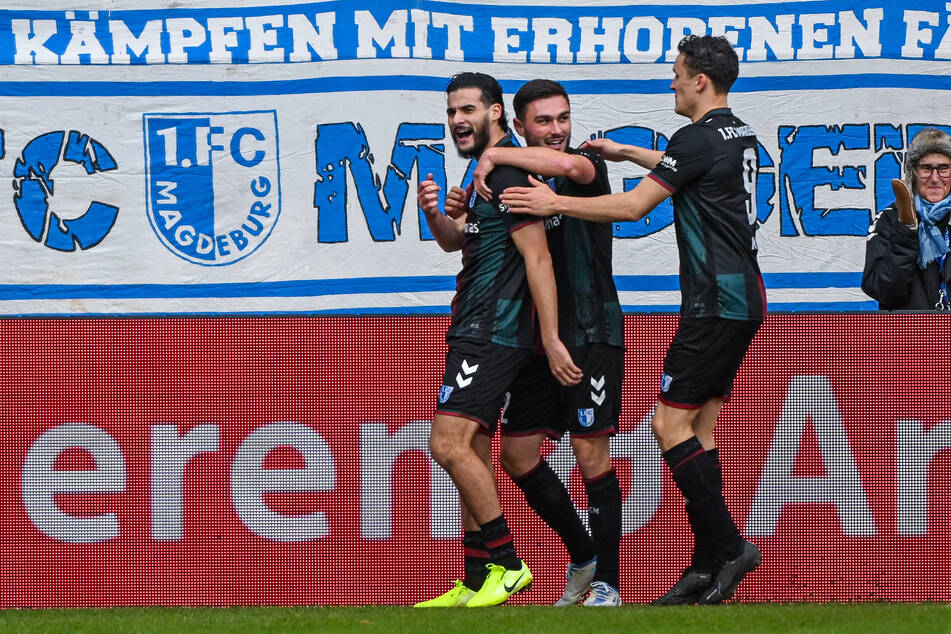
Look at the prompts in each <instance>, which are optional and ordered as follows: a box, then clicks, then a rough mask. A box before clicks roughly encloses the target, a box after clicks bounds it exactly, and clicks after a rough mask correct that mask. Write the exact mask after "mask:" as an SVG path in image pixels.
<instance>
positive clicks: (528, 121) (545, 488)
mask: <svg viewBox="0 0 951 634" xmlns="http://www.w3.org/2000/svg"><path fill="white" fill-rule="evenodd" d="M513 106H514V108H515V117H516V118H515V121H514V123H515V129H516V131H517V132H518V133H519V134H520V135H521V136H522V137H524V138H525V142H526V144H527V145H528V147H526V148H510V147H494V148H488V149H487V150H486V151H485V152H484V153H483V154H482V156H481V157H480V159H479V165H478V167H477V168H476V170H475V173H474V175H473V182H474V184H475V187H476V191H480V192H485V193H486V194H488V190H487V187H486V185H485V180H484V179H485V175H486V174H489V173H491V171H492V170H493V169H494V168H495V166H497V165H514V166H516V167H520V168H522V169H525V170H527V171H529V172H532V173H536V174H543V175H544V177H545V178H547V179H548V180H547V183H548V185H549V186H550V187H552V188H553V189H554V190H555V191H556V192H558V193H559V194H563V195H566V196H578V197H590V196H599V195H602V194H609V193H611V186H610V184H609V182H608V174H607V166H606V165H605V163H604V160H603V159H602V158H601V157H600V156H599V155H598V154H597V153H596V152H593V151H590V150H584V149H573V148H571V147H570V142H571V106H570V103H569V99H568V93H567V92H566V91H565V89H564V87H563V86H562V85H561V84H559V83H558V82H555V81H551V80H548V79H535V80H532V81H529V82H528V83H526V84H525V85H523V86H522V87H521V88H520V89H519V90H518V92H517V93H516V94H515V98H514V100H513ZM545 227H546V234H547V236H548V248H549V250H550V251H551V254H552V261H553V263H554V268H555V280H556V282H557V285H558V324H559V331H560V335H561V340H562V341H563V342H564V343H565V345H567V346H568V350H569V352H570V354H571V357H572V359H573V360H574V361H575V363H576V364H577V365H578V366H580V367H581V368H582V369H583V371H584V375H585V376H584V379H583V380H582V381H581V382H580V383H578V384H577V385H575V386H571V387H563V388H559V386H558V385H557V384H555V382H554V380H553V378H552V376H551V373H550V372H549V371H548V368H547V367H546V365H545V364H544V362H543V361H544V360H542V363H539V364H536V365H535V366H534V367H532V368H530V371H528V372H526V373H524V375H523V376H521V377H520V378H519V380H518V381H517V382H516V384H515V385H513V387H512V389H511V390H510V393H511V400H510V403H509V405H508V407H507V408H506V410H505V411H506V416H505V419H504V420H503V423H504V424H503V425H502V454H501V462H502V466H503V468H504V469H505V470H506V472H507V473H508V474H509V475H510V476H511V477H512V479H513V481H514V482H515V483H516V484H517V485H518V487H519V488H520V489H521V490H522V492H523V493H524V495H525V499H526V501H527V502H528V504H529V506H530V507H531V508H532V509H534V510H535V512H536V513H538V515H539V517H541V518H542V519H543V520H544V521H545V522H546V523H547V524H548V525H549V526H550V527H551V528H552V529H554V530H555V532H557V533H558V535H559V537H560V538H561V540H562V542H563V543H564V544H565V547H566V548H567V550H568V553H569V556H570V558H571V562H570V563H569V565H568V570H567V574H566V578H567V582H566V584H565V590H564V593H563V594H562V596H561V598H560V599H558V601H557V602H556V603H555V605H557V606H563V605H574V604H577V603H578V602H579V601H581V600H582V599H584V605H586V606H617V605H620V604H621V597H620V592H619V590H618V588H619V587H620V584H619V562H618V559H619V551H620V541H621V488H620V484H619V482H618V478H617V473H616V472H615V470H614V468H613V467H612V465H611V455H610V439H611V436H612V435H614V434H615V433H616V432H617V428H618V416H619V414H620V410H621V383H622V380H623V375H624V316H623V314H622V312H621V305H620V303H619V301H618V297H617V290H616V288H615V286H614V277H613V274H612V262H611V258H612V251H611V249H612V242H613V236H612V227H611V224H610V223H600V222H590V221H587V220H579V219H577V218H570V217H568V216H552V217H550V218H547V219H546V221H545ZM566 431H567V432H569V433H570V437H571V445H572V449H573V450H574V453H575V456H576V458H577V461H578V466H579V467H580V469H581V474H582V476H583V478H584V483H585V490H586V492H587V494H588V524H589V526H590V527H591V535H590V536H589V535H588V532H587V530H586V529H585V527H584V524H582V522H581V520H580V518H579V517H578V514H577V512H576V510H575V508H574V505H573V504H572V502H571V497H570V496H569V494H568V491H567V490H566V488H565V486H564V484H563V483H562V481H561V480H560V479H559V478H558V475H557V474H556V473H555V472H554V470H553V469H552V468H551V466H550V465H549V464H548V463H547V462H546V461H545V460H544V459H543V458H542V457H541V455H540V450H541V447H542V443H543V442H544V440H545V438H546V437H551V438H553V439H556V440H557V439H560V438H561V437H562V435H563V434H564V433H565V432H566ZM592 537H593V541H592ZM589 589H590V592H589ZM585 595H588V596H587V598H585Z"/></svg>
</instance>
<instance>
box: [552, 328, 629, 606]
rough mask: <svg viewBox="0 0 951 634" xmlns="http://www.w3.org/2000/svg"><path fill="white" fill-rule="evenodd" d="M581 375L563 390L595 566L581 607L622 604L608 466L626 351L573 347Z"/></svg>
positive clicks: (616, 489) (615, 500)
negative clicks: (580, 478)
mask: <svg viewBox="0 0 951 634" xmlns="http://www.w3.org/2000/svg"><path fill="white" fill-rule="evenodd" d="M571 356H572V358H573V359H575V363H577V364H578V366H579V367H582V368H584V371H585V376H584V379H582V381H581V383H580V384H579V385H577V386H574V387H572V388H567V389H565V390H563V395H564V399H565V410H566V418H565V425H566V429H567V431H569V432H570V434H571V446H572V449H573V450H574V454H575V459H576V460H577V461H578V466H579V468H580V470H581V475H582V477H583V478H584V483H585V491H586V493H587V494H588V526H589V528H590V529H591V536H592V538H593V539H594V545H595V553H596V555H597V566H596V569H595V573H594V575H593V576H592V582H591V586H590V588H591V592H590V594H589V595H588V597H587V598H586V599H585V601H584V605H585V606H589V607H593V606H597V607H608V606H617V605H621V592H620V571H619V558H620V548H621V486H620V483H619V482H618V478H617V473H616V472H615V470H614V468H613V466H612V464H611V436H613V435H614V434H615V433H617V429H618V420H619V417H620V414H621V384H622V383H623V382H624V349H623V348H621V347H620V346H611V345H608V344H604V343H594V344H587V345H584V346H580V347H577V348H572V350H571Z"/></svg>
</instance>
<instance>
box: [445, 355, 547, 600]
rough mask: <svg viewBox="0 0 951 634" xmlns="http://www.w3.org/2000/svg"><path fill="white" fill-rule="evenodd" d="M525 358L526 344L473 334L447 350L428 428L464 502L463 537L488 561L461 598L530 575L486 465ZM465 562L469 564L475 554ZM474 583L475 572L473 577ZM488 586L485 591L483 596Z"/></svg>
mask: <svg viewBox="0 0 951 634" xmlns="http://www.w3.org/2000/svg"><path fill="white" fill-rule="evenodd" d="M528 358H529V351H526V350H519V349H515V348H507V347H504V346H496V345H494V344H489V343H484V342H470V341H459V342H454V343H453V344H451V345H450V348H449V351H448V353H447V356H446V371H445V374H444V375H443V385H442V387H441V388H440V393H439V404H438V405H437V410H436V414H435V416H434V418H433V425H432V429H431V431H430V443H429V446H430V453H431V455H432V457H433V459H434V460H435V461H436V462H437V463H438V464H439V465H440V466H442V467H443V468H444V469H445V470H446V471H447V472H448V473H449V476H450V477H451V478H452V480H453V482H454V483H455V485H456V488H457V489H458V490H459V497H460V500H461V502H462V504H463V507H464V508H465V509H466V515H465V516H464V525H465V527H466V529H467V533H469V535H468V537H469V540H468V544H469V545H472V547H473V550H484V553H471V554H473V555H476V556H484V555H487V557H488V562H489V563H488V564H486V568H487V574H486V576H485V581H484V582H483V583H482V584H481V587H480V588H479V589H478V591H477V592H476V593H475V595H474V596H472V597H471V598H469V600H468V601H467V602H466V603H465V605H466V606H471V607H475V606H478V605H492V604H494V603H500V602H502V601H504V600H506V599H507V598H508V597H509V596H510V595H511V594H513V593H514V592H517V591H518V590H521V589H522V588H524V587H526V586H527V585H528V584H529V583H530V582H531V573H530V572H529V570H528V568H527V567H526V566H525V565H524V562H522V561H521V560H520V559H519V558H518V556H517V555H516V553H515V544H514V540H513V538H512V533H511V531H510V530H509V527H508V523H507V522H506V520H505V516H504V515H502V512H501V507H500V505H499V499H498V492H497V491H496V487H495V477H494V471H493V469H492V465H491V435H492V433H494V431H495V426H496V422H497V420H498V416H499V410H500V409H501V406H502V402H503V397H504V395H505V390H506V388H507V386H508V385H509V384H510V383H511V381H512V379H513V377H514V376H515V375H516V374H517V373H518V372H519V371H520V370H521V368H522V367H523V366H524V364H525V363H526V362H527V360H528ZM463 372H464V374H463ZM476 530H478V535H476ZM470 563H473V568H474V562H470ZM473 573H474V570H473ZM467 576H468V575H467ZM476 583H478V580H477V578H476V580H474V581H473V582H472V585H476ZM458 586H463V587H465V584H462V583H459V584H458V585H457V587H458ZM506 588H512V589H511V591H507V590H506ZM487 589H488V590H489V596H485V592H486V591H487ZM500 589H501V591H500Z"/></svg>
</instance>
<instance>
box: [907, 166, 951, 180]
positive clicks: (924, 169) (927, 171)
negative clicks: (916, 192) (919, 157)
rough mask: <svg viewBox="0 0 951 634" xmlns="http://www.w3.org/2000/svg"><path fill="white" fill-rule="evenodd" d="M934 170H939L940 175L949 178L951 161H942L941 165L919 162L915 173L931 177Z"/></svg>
mask: <svg viewBox="0 0 951 634" xmlns="http://www.w3.org/2000/svg"><path fill="white" fill-rule="evenodd" d="M932 172H938V176H940V177H941V178H947V177H948V176H951V163H941V164H940V165H931V164H930V163H919V164H918V165H916V166H915V173H916V174H918V176H919V177H921V178H930V177H931V173H932Z"/></svg>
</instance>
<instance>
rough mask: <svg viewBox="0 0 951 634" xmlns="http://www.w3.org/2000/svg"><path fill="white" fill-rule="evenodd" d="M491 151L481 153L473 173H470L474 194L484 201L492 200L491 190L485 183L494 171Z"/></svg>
mask: <svg viewBox="0 0 951 634" xmlns="http://www.w3.org/2000/svg"><path fill="white" fill-rule="evenodd" d="M493 150H494V148H487V149H486V150H485V151H484V152H482V155H481V156H480V157H479V163H478V164H477V165H476V168H475V172H473V173H472V184H473V185H474V186H475V190H476V193H477V194H479V195H480V196H482V197H483V198H485V199H486V200H492V188H491V187H489V185H488V183H486V179H487V178H488V177H489V174H490V173H491V172H492V170H494V169H495V159H493V158H492V157H493Z"/></svg>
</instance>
